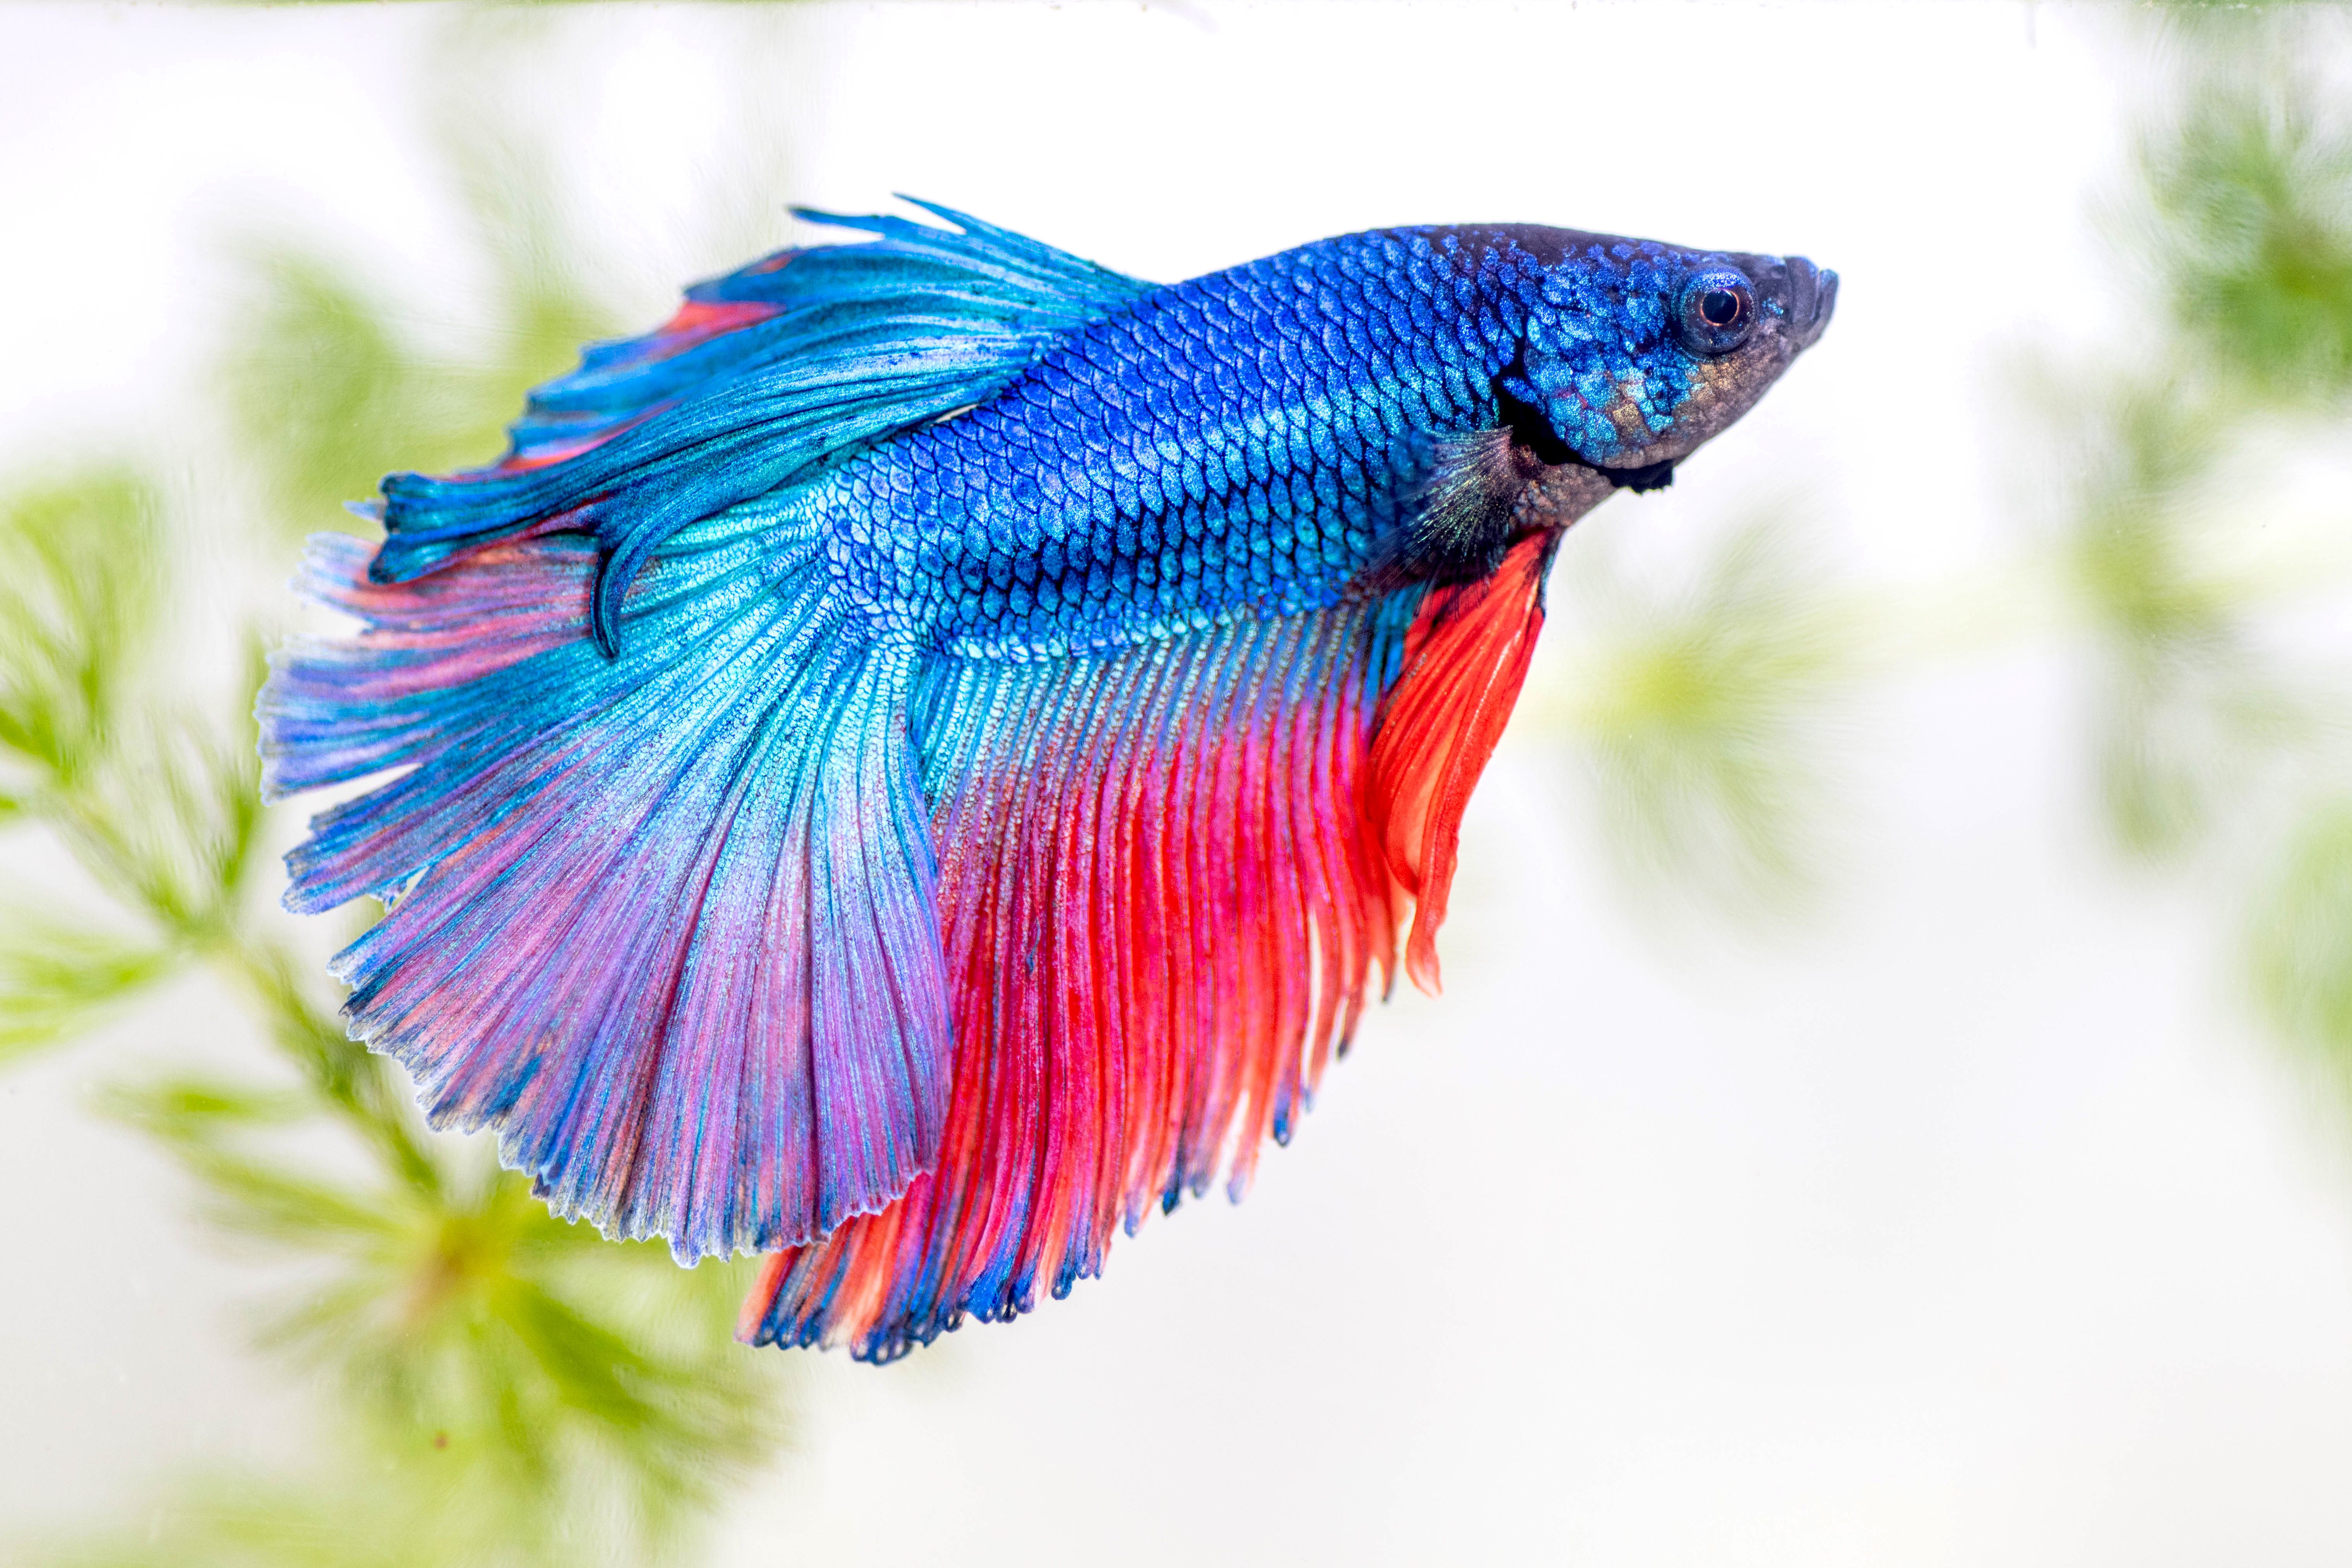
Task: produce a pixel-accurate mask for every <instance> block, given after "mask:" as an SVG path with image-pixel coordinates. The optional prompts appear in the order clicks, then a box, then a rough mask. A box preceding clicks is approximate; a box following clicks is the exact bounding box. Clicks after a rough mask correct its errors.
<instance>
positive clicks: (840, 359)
mask: <svg viewBox="0 0 2352 1568" xmlns="http://www.w3.org/2000/svg"><path fill="white" fill-rule="evenodd" d="M915 205H918V206H920V207H922V208H923V209H924V210H925V211H927V212H929V213H931V214H933V215H934V216H939V217H941V218H944V219H946V220H948V221H949V222H950V223H954V224H956V225H958V226H960V227H961V230H962V232H961V233H957V232H954V231H951V230H949V229H944V228H936V227H932V226H929V225H924V224H918V223H911V222H908V220H906V219H904V218H896V217H839V216H831V215H827V214H824V213H817V212H813V211H809V210H807V209H805V208H795V209H793V210H794V212H795V213H796V214H797V215H798V216H802V217H803V218H807V219H809V220H811V221H813V222H818V223H826V224H832V225H835V226H840V227H845V228H853V229H863V230H865V231H866V232H868V233H870V234H873V235H874V236H876V238H875V239H873V240H872V241H870V242H867V243H864V244H856V245H828V246H818V247H813V248H809V249H803V250H787V251H782V252H779V253H778V254H776V255H774V256H772V257H769V258H766V259H765V260H763V261H759V262H755V263H753V264H752V265H751V266H749V267H746V268H742V269H741V270H740V271H738V272H735V273H731V274H730V275H729V276H727V277H725V278H720V279H714V280H713V281H710V282H708V283H703V284H699V285H698V286H697V287H695V288H694V289H691V290H689V291H688V296H687V305H686V307H685V308H684V309H683V310H680V311H679V312H678V314H677V316H676V317H674V318H673V319H672V321H670V322H669V323H667V325H666V326H664V327H663V328H662V329H660V330H659V331H655V332H653V333H651V334H648V335H647V336H646V337H643V338H638V339H634V340H631V341H628V342H614V343H604V344H598V345H596V346H593V347H592V348H590V349H589V350H588V351H587V353H585V354H584V355H583V359H582V362H581V365H580V368H579V369H578V370H576V371H574V372H573V373H572V374H570V375H567V376H564V377H562V379H560V380H557V381H552V382H550V383H548V384H546V385H544V386H542V387H541V388H539V389H538V390H537V391H536V392H534V393H533V394H532V395H531V397H530V404H529V411H528V413H527V414H526V415H525V416H524V417H523V418H522V420H521V421H520V422H519V423H518V424H517V425H515V426H514V427H513V431H512V436H513V447H512V449H511V450H510V451H509V454H508V456H507V457H506V458H504V459H503V460H502V461H500V462H499V464H497V465H495V466H494V467H491V468H483V469H478V470H474V471H472V472H467V473H460V474H454V475H450V476H447V477H446V478H437V479H436V478H430V477H427V476H425V475H423V474H394V475H392V476H391V477H389V478H387V479H385V480H384V481H383V498H384V506H383V524H384V529H385V531H386V533H387V534H388V535H389V537H388V538H387V539H386V540H385V541H384V544H383V550H382V552H380V553H379V554H378V555H377V557H376V560H375V562H374V563H373V566H372V567H371V568H370V574H371V575H372V576H373V577H374V579H375V580H376V581H377V582H379V583H398V582H405V581H407V580H409V579H411V578H415V577H417V576H420V575H422V574H425V573H428V572H431V571H433V570H434V569H436V567H438V566H440V565H442V564H443V563H446V562H447V561H448V560H450V559H451V558H452V557H454V556H456V555H458V554H460V553H463V552H466V551H468V550H473V549H478V548H479V547H480V546H482V545H484V544H488V543H489V542H493V541H496V540H500V539H510V538H514V537H516V536H518V535H522V534H529V533H544V532H550V531H583V532H586V531H593V533H594V534H595V537H596V543H597V546H598V550H599V552H600V554H601V558H602V566H601V570H600V574H599V578H598V582H597V585H596V590H595V595H594V599H593V615H592V617H591V626H592V628H593V632H594V635H595V637H596V641H597V645H598V646H599V647H602V648H603V649H604V651H605V652H606V653H607V654H612V653H614V652H615V651H617V649H618V647H619V641H618V637H619V609H620V604H621V600H622V597H623V595H625V594H626V593H627V592H628V589H629V585H630V584H631V582H632V581H633V580H634V579H635V576H636V574H637V573H638V572H639V571H640V570H641V569H642V568H643V567H644V565H645V563H646V560H647V559H648V558H649V557H650V556H651V554H652V553H653V552H654V550H655V549H656V547H658V546H659V545H660V543H661V542H662V541H663V540H665V539H667V538H668V537H669V536H670V535H671V534H672V533H674V532H675V531H677V530H678V529H680V528H682V527H684V526H686V525H687V524H688V523H690V522H693V521H696V520H697V519H699V518H704V517H709V516H710V515H712V514H713V513H715V512H718V511H720V510H724V509H726V508H727V507H730V506H732V505H734V504H736V503H737V502H739V501H742V500H749V499H751V497H753V496H756V495H760V494H761V493H763V492H765V491H767V490H770V489H775V488H777V487H779V486H782V485H785V484H789V483H792V482H793V481H794V480H795V479H799V478H801V477H803V475H805V474H806V473H807V472H808V471H809V470H811V469H812V468H814V467H815V466H816V465H818V464H820V463H823V462H824V461H825V460H826V459H828V458H835V457H837V456H839V455H841V454H843V453H845V452H847V451H850V450H854V449H855V448H856V447H860V446H862V445H864V444H866V443H869V442H872V441H876V440H879V439H881V438H883V437H887V436H889V435H891V434H893V433H895V432H897V431H899V430H903V429H907V428H908V427H910V426H916V425H919V424H922V423H924V422H925V421H926V420H929V419H934V418H937V417H939V416H940V415H942V414H946V413H949V412H950V411H951V410H954V409H957V408H961V407H963V406H965V405H969V404H972V403H977V402H981V401H982V400H983V399H985V398H987V397H989V396H990V395H992V394H994V393H995V392H997V391H998V390H999V389H1001V388H1002V387H1003V386H1004V385H1005V384H1007V383H1008V382H1010V381H1011V380H1012V379H1013V377H1014V376H1016V375H1018V374H1020V373H1021V372H1022V371H1023V370H1024V369H1025V368H1026V367H1027V366H1028V365H1029V364H1030V363H1032V361H1033V360H1034V359H1035V357H1036V355H1037V354H1038V353H1039V352H1040V350H1041V349H1042V347H1043V346H1044V344H1045V342H1046V341H1047V340H1049V339H1051V338H1052V337H1053V336H1055V334H1057V333H1059V332H1062V331H1066V330H1068V329H1069V328H1071V327H1074V326H1076V325H1079V324H1081V323H1083V322H1086V321H1092V320H1095V319H1097V318H1099V317H1101V316H1103V315H1106V314H1108V313H1109V312H1110V311H1112V310H1117V309H1118V308H1119V307H1121V306H1123V305H1126V304H1128V303H1130V302H1131V301H1133V300H1136V299H1138V298H1139V297H1140V296H1141V295H1142V294H1144V293H1146V292H1148V291H1149V290H1150V288H1151V285H1150V284H1147V283H1143V282H1139V281H1138V280H1137V279H1132V278H1128V277H1125V276H1123V275H1121V274H1119V273H1116V272H1111V271H1108V270H1106V269H1105V268H1099V267H1097V266H1094V265H1093V264H1092V263H1090V262H1087V261H1082V260H1080V259H1079V258H1076V257H1074V256H1070V255H1068V254H1066V253H1065V252H1063V251H1059V250H1055V249H1054V248H1053V247H1050V246H1046V245H1041V244H1039V243H1038V242H1037V241H1035V240H1033V239H1028V238H1024V237H1022V236H1020V235H1017V234H1014V233H1012V232H1011V231H1010V230H1007V229H1002V228H997V227H995V226H992V225H990V224H985V223H982V222H980V221H979V220H978V219H976V218H971V217H968V216H964V215H963V214H961V213H958V212H955V211H953V210H951V209H950V208H947V207H943V206H936V205H932V204H930V203H928V202H918V203H916V204H915Z"/></svg>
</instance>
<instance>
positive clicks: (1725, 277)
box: [1675, 267, 1756, 354]
mask: <svg viewBox="0 0 2352 1568" xmlns="http://www.w3.org/2000/svg"><path fill="white" fill-rule="evenodd" d="M1675 314H1676V316H1677V317H1678V318H1679V319H1680V321H1681V325H1682V336H1683V342H1685V344H1687V345H1688V346H1689V347H1690V349H1691V350H1692V351H1693V352H1694V353H1703V354H1722V353H1730V352H1731V351H1732V350H1733V349H1736V348H1738V346H1739V345H1740V344H1741V343H1744V342H1747V341H1748V331H1749V330H1750V329H1751V328H1753V327H1754V326H1755V324H1756V290H1755V289H1754V288H1753V287H1752V286H1751V285H1750V284H1749V283H1748V279H1746V278H1744V277H1742V276H1741V275H1740V274H1738V273H1737V272H1735V271H1733V270H1732V269H1731V268H1727V267H1717V268H1708V269H1707V270H1706V271H1705V272H1700V273H1696V274H1694V275H1693V276H1692V277H1691V278H1689V279H1686V280H1685V282H1684V284H1683V290H1682V299H1681V301H1680V305H1679V308H1678V309H1677V310H1676V311H1675Z"/></svg>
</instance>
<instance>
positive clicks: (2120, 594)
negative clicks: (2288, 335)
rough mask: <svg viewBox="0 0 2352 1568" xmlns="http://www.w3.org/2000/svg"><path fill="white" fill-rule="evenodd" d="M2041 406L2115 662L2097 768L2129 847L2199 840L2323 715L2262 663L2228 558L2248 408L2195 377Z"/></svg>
mask: <svg viewBox="0 0 2352 1568" xmlns="http://www.w3.org/2000/svg"><path fill="white" fill-rule="evenodd" d="M2032 397H2033V401H2034V403H2035V405H2036V406H2037V407H2038V409H2039V411H2040V413H2041V415H2042V417H2043V419H2044V420H2045V421H2046V423H2047V425H2048V427H2049V430H2050V432H2051V435H2052V443H2051V445H2052V452H2051V455H2052V457H2053V458H2054V459H2055V461H2054V464H2053V468H2052V470H2051V472H2052V476H2053V483H2054V488H2055V489H2057V490H2058V492H2059V503H2060V511H2061V516H2062V517H2063V520H2064V521H2063V541H2064V556H2063V559H2064V563H2065V575H2066V579H2067V583H2068V585H2069V587H2070V588H2071V590H2072V592H2073V595H2074V599H2075V602H2076V604H2077V605H2078V606H2079V608H2080V611H2081V613H2082V614H2083V615H2084V616H2085V618H2086V619H2087V621H2088V622H2089V625H2090V627H2091V630H2092V631H2093V633H2094V635H2095V637H2096V639H2097V643H2098V646H2099V647H2100V649H2101V658H2102V660H2103V662H2104V664H2105V674H2104V677H2103V683H2104V688H2105V689H2104V695H2103V696H2102V698H2101V700H2100V701H2099V705H2098V710H2097V717H2096V722H2095V736H2096V741H2095V746H2096V755H2095V767H2096V773H2097V777H2098V780H2099V787H2100V792H2101V795H2102V797H2103V799H2104V801H2105V806H2106V819H2107V824H2108V826H2109V828H2110V830H2111V831H2112V832H2113V833H2114V834H2115V836H2116V840H2117V842H2118V843H2119V844H2120V845H2122V847H2124V848H2126V850H2127V851H2129V852H2130V853H2131V854H2133V855H2135V856H2137V857H2139V858H2147V859H2153V858H2162V857H2164V856H2168V855H2173V854H2178V853H2180V852H2182V851H2184V850H2186V849H2189V848H2190V847H2193V846H2195V845H2196V844H2198V843H2200V841H2201V840H2202V839H2203V837H2204V836H2205V835H2206V833H2207V831H2208V829H2209V828H2210V826H2212V824H2213V822H2214V820H2215V816H2216V814H2217V812H2218V811H2219V810H2220V809H2221V806H2222V805H2223V804H2224V803H2226V802H2227V801H2229V800H2230V799H2231V797H2232V795H2233V794H2234V793H2235V792H2236V791H2237V790H2238V789H2240V788H2241V787H2242V785H2243V784H2245V782H2246V781H2247V780H2248V779H2249V778H2250V777H2251V776H2252V775H2253V774H2254V773H2256V772H2258V771H2259V770H2261V769H2262V768H2263V767H2264V766H2266V765H2267V764H2268V763H2269V762H2270V761H2271V760H2272V759H2273V757H2275V756H2276V755H2277V754H2278V752H2280V751H2281V750H2282V749H2283V748H2284V747H2287V746H2290V745H2292V744H2293V743H2294V742H2295V741H2296V740H2298V739H2299V738H2301V737H2302V736H2304V735H2305V734H2306V733H2308V732H2309V731H2310V730H2311V727H2312V725H2313V723H2314V722H2315V718H2316V715H2315V712H2314V711H2313V710H2312V709H2311V707H2310V705H2309V704H2308V703H2307V702H2306V701H2305V700H2304V699H2303V698H2302V697H2301V696H2300V695H2299V694H2298V693H2297V692H2296V691H2295V690H2294V688H2293V684H2292V682H2291V681H2290V680H2289V679H2287V678H2286V677H2285V676H2284V675H2283V674H2282V673H2280V672H2279V671H2277V670H2276V669H2273V668H2271V667H2270V665H2269V664H2268V663H2267V662H2266V661H2265V660H2264V659H2263V658H2262V657H2261V656H2260V655H2259V654H2258V653H2257V651H2256V650H2255V647H2254V646H2253V643H2252V638H2251V637H2250V636H2249V631H2248V620H2249V617H2250V616H2251V615H2252V611H2253V610H2254V609H2255V608H2256V605H2255V604H2254V595H2253V594H2252V592H2251V591H2250V589H2249V587H2248V584H2247V583H2246V582H2245V581H2244V579H2243V578H2242V576H2239V575H2233V574H2230V573H2228V572H2226V571H2224V570H2222V569H2221V568H2220V567H2219V566H2218V565H2217V564H2216V562H2215V556H2216V554H2217V552H2216V551H2215V550H2214V548H2213V545H2214V543H2215V535H2216V533H2217V532H2218V531H2221V530H2224V529H2226V528H2227V527H2228V526H2229V519H2230V518H2231V512H2230V511H2229V510H2228V509H2227V508H2226V507H2224V506H2223V505H2222V504H2221V502H2222V497H2221V490H2220V485H2219V480H2218V476H2219V474H2220V473H2221V470H2222V465H2223V462H2224V459H2225V458H2227V456H2228V455H2229V453H2230V452H2231V449H2232V447H2233V446H2234V445H2235V444H2236V443H2237V441H2238V440H2239V439H2240V438H2241V422H2242V418H2243V416H2244V414H2243V409H2242V405H2240V404H2239V403H2238V402H2237V401H2236V400H2235V399H2234V398H2233V397H2232V396H2231V395H2229V394H2228V393H2226V392H2222V391H2217V390H2216V389H2214V388H2212V387H2211V386H2210V385H2209V384H2204V383H2203V382H2201V381H2200V379H2198V378H2197V377H2195V376H2194V375H2192V374H2189V373H2187V372H2186V371H2171V372H2161V371H2160V372H2157V373H2151V374H2142V375H2139V376H2122V377H2100V378H2096V379H2093V378H2080V379H2076V380H2074V381H2072V382H2069V381H2067V380H2065V379H2063V378H2061V377H2059V376H2056V375H2054V374H2052V373H2050V372H2048V371H2046V370H2044V371H2042V372H2040V373H2038V374H2037V375H2036V377H2035V378H2034V381H2033V383H2032Z"/></svg>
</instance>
